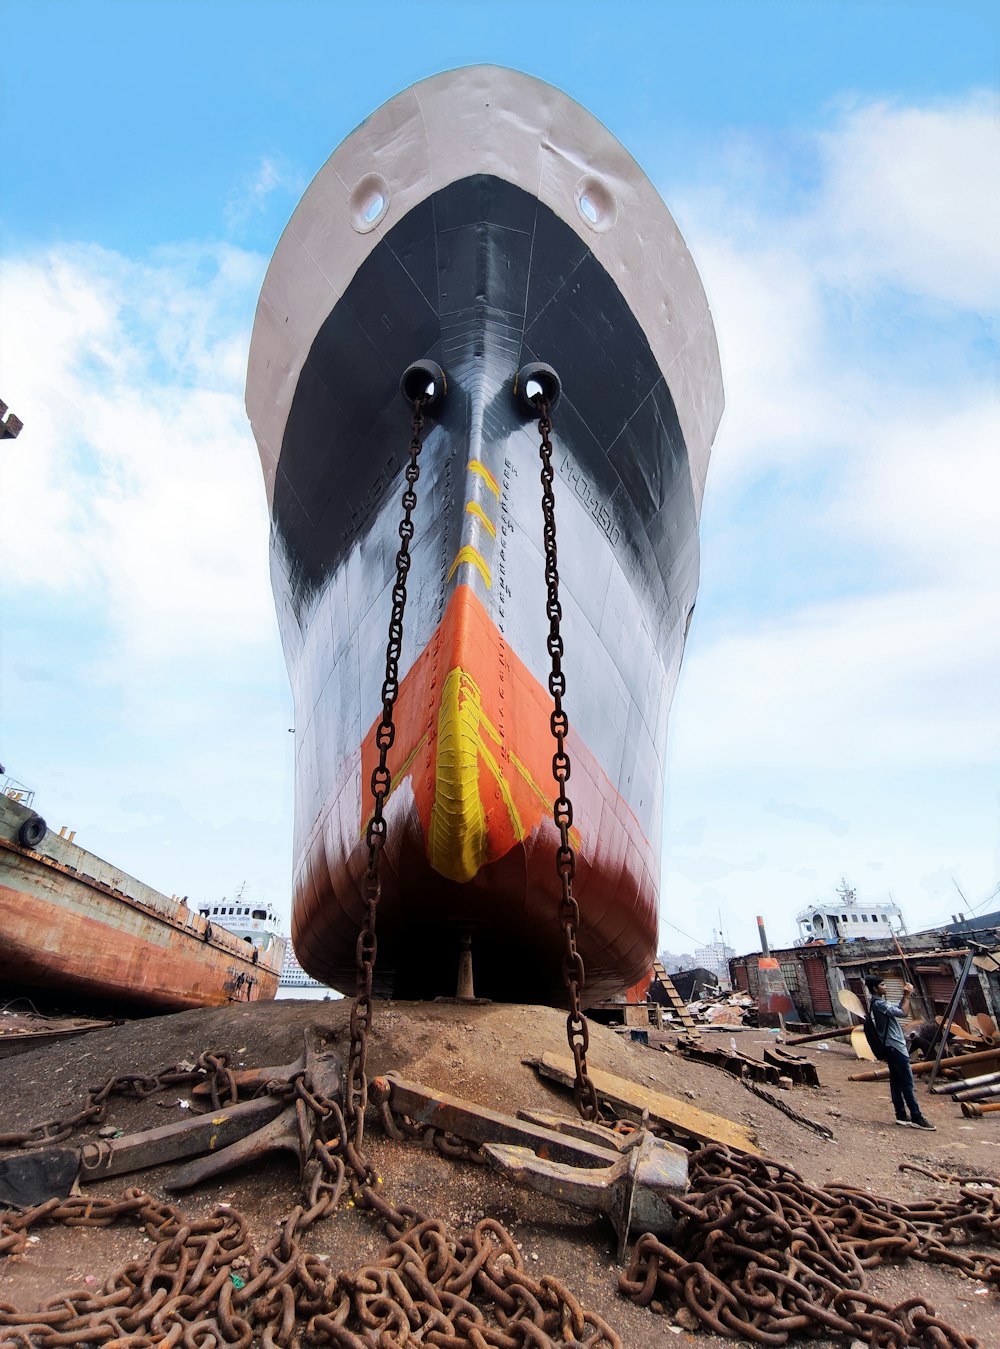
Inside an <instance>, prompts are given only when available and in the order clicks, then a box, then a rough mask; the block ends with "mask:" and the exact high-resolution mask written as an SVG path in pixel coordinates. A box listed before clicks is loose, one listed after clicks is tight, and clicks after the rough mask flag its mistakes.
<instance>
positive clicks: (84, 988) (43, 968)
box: [0, 794, 285, 1012]
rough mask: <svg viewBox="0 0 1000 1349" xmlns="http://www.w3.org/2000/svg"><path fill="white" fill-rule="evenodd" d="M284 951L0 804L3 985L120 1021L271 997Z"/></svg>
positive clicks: (29, 814) (25, 811)
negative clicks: (131, 1014) (109, 1010)
mask: <svg viewBox="0 0 1000 1349" xmlns="http://www.w3.org/2000/svg"><path fill="white" fill-rule="evenodd" d="M284 946H285V943H284V941H283V940H282V939H281V938H274V937H272V936H271V935H270V934H269V935H268V938H267V940H266V941H262V942H261V944H260V945H255V944H253V943H251V942H249V941H246V940H242V939H241V938H239V937H237V936H234V935H233V934H232V933H230V932H227V931H226V930H225V929H224V928H222V927H220V926H218V925H214V924H212V923H211V922H210V921H209V920H207V919H206V918H204V917H203V916H202V915H201V914H199V913H197V912H196V911H194V910H192V909H189V908H188V907H187V905H186V904H185V903H183V902H182V901H179V900H177V899H174V898H171V897H169V896H167V895H162V894H160V893H159V892H158V891H156V890H153V889H152V888H151V887H150V886H148V885H144V884H143V883H142V882H141V881H137V880H135V879H134V877H132V876H129V875H126V874H125V873H124V872H123V871H121V870H119V869H118V868H116V867H113V866H111V865H110V864H109V863H107V862H105V861H103V860H102V859H101V858H100V857H96V856H95V855H94V854H93V853H89V852H87V851H86V850H85V849H83V848H81V847H79V846H78V845H77V844H76V843H74V842H73V841H72V840H71V839H68V838H63V837H61V836H60V835H59V834H56V833H53V832H52V831H51V830H49V829H47V828H46V825H45V821H44V820H43V819H42V818H41V817H40V816H39V815H38V814H37V813H36V812H35V811H34V810H32V809H31V808H30V807H28V806H26V805H24V804H22V803H21V802H18V801H16V800H13V799H11V798H10V797H8V796H6V795H3V794H0V985H2V986H3V987H4V988H5V989H12V988H17V989H24V990H29V989H31V990H42V991H45V992H48V993H50V994H53V993H55V994H58V995H59V996H60V997H61V998H67V997H70V998H85V999H94V1000H100V1001H104V1002H114V1003H115V1004H116V1005H120V1006H121V1007H122V1009H123V1010H128V1009H132V1010H134V1011H159V1012H166V1011H180V1010H182V1009H184V1008H188V1007H219V1006H223V1005H225V1004H226V1003H231V1002H251V1001H256V1000H258V999H270V998H273V997H274V995H275V993H276V992H277V988H278V979H279V977H280V974H281V964H282V959H283V956H284Z"/></svg>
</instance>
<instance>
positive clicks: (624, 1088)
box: [525, 1054, 759, 1153]
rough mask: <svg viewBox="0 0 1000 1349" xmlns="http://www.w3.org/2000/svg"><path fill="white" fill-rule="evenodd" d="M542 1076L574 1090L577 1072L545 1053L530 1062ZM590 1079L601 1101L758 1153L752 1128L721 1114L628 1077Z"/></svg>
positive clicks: (595, 1075)
mask: <svg viewBox="0 0 1000 1349" xmlns="http://www.w3.org/2000/svg"><path fill="white" fill-rule="evenodd" d="M525 1062H527V1063H530V1064H531V1065H532V1066H533V1067H534V1068H536V1069H537V1070H538V1072H540V1073H541V1074H542V1076H543V1077H548V1078H551V1079H552V1080H553V1081H554V1082H559V1083H561V1084H562V1085H563V1086H564V1087H572V1085H573V1082H574V1080H575V1072H574V1066H573V1061H572V1059H570V1058H568V1057H563V1056H561V1055H558V1054H543V1055H542V1056H541V1058H537V1059H527V1060H525ZM589 1073H590V1078H591V1081H592V1082H593V1084H594V1086H595V1087H596V1089H597V1093H598V1095H599V1096H600V1097H601V1098H602V1100H607V1101H611V1102H612V1104H613V1105H616V1106H619V1107H624V1108H625V1109H627V1110H637V1111H638V1112H639V1113H640V1114H641V1113H642V1111H643V1110H648V1111H649V1117H650V1119H651V1120H653V1121H654V1122H655V1123H657V1124H661V1125H663V1126H664V1127H665V1128H667V1129H669V1130H670V1131H671V1132H672V1133H674V1134H678V1135H681V1136H683V1137H686V1138H692V1139H695V1140H696V1141H697V1142H699V1143H725V1144H726V1146H727V1147H731V1148H736V1149H737V1150H738V1151H740V1152H753V1153H756V1152H759V1149H758V1148H757V1147H756V1145H755V1144H754V1142H753V1138H752V1137H751V1134H750V1131H749V1129H745V1128H744V1127H743V1125H742V1124H734V1123H733V1121H732V1120H728V1119H723V1118H722V1116H721V1115H713V1114H710V1113H709V1112H708V1111H707V1110H699V1109H698V1108H697V1106H693V1105H689V1104H687V1103H686V1102H684V1101H678V1100H677V1099H676V1098H675V1097H673V1096H665V1095H664V1094H663V1093H662V1092H659V1091H651V1090H650V1089H649V1088H648V1087H642V1086H639V1084H638V1083H636V1082H629V1081H628V1079H627V1078H624V1077H616V1076H615V1075H614V1074H612V1073H605V1072H602V1071H601V1070H600V1069H598V1068H593V1067H591V1068H590V1069H589Z"/></svg>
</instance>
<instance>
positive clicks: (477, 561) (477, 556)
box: [448, 543, 493, 588]
mask: <svg viewBox="0 0 1000 1349" xmlns="http://www.w3.org/2000/svg"><path fill="white" fill-rule="evenodd" d="M463 562H468V563H469V565H470V566H472V567H475V568H476V570H477V571H478V572H479V575H480V576H481V577H482V578H483V580H484V581H485V582H486V585H487V587H489V588H492V586H493V577H492V576H491V575H490V569H489V567H488V566H487V565H486V562H485V560H484V558H483V556H482V554H481V553H478V552H477V551H476V549H475V548H473V547H472V545H471V544H468V543H467V544H465V545H464V547H462V548H459V550H458V553H457V554H456V556H455V561H454V562H453V563H452V564H451V570H450V571H449V572H448V580H449V581H450V580H451V578H452V577H453V576H454V575H455V573H456V572H457V571H458V569H459V567H460V566H461V565H462V563H463Z"/></svg>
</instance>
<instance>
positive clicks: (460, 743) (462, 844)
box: [427, 667, 488, 881]
mask: <svg viewBox="0 0 1000 1349" xmlns="http://www.w3.org/2000/svg"><path fill="white" fill-rule="evenodd" d="M479 715H480V701H479V689H478V687H477V686H476V684H475V683H474V682H473V680H471V679H470V678H469V677H468V675H467V674H465V672H464V670H461V669H459V668H457V667H456V669H454V670H451V671H449V673H448V677H447V678H446V679H445V681H444V687H443V689H442V690H441V710H440V712H439V714H438V741H437V762H436V764H435V766H434V805H433V806H432V807H431V824H430V830H429V831H428V837H427V855H428V858H429V860H430V864H431V866H432V867H433V868H434V870H435V871H437V872H439V873H440V874H441V875H442V876H447V878H448V880H450V881H471V880H472V878H473V876H475V875H476V873H477V872H478V871H479V869H480V867H482V866H483V864H484V863H485V862H486V860H487V848H488V838H487V830H486V812H485V810H484V809H483V803H482V799H481V798H480V795H479V739H480V737H479Z"/></svg>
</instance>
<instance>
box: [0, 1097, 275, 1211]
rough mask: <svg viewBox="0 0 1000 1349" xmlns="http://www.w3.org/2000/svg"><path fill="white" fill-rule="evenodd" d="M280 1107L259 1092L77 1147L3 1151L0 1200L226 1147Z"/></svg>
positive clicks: (67, 1188)
mask: <svg viewBox="0 0 1000 1349" xmlns="http://www.w3.org/2000/svg"><path fill="white" fill-rule="evenodd" d="M283 1108H284V1102H283V1101H281V1100H279V1099H276V1098H274V1097H271V1096H264V1097H260V1098H258V1099H257V1100H253V1101H244V1102H242V1103H241V1104H240V1105H232V1106H226V1107H225V1108H224V1109H222V1110H219V1111H216V1112H215V1113H214V1114H209V1115H195V1116H194V1117H193V1118H188V1119H184V1120H181V1121H180V1122H179V1123H177V1124H164V1125H162V1126H161V1127H160V1128H158V1129H144V1130H143V1131H142V1132H141V1133H134V1134H123V1135H122V1136H121V1137H120V1138H96V1139H91V1140H90V1141H89V1142H87V1143H84V1144H83V1145H82V1146H81V1147H78V1148H45V1149H41V1150H38V1151H35V1152H32V1153H30V1154H28V1155H27V1156H15V1157H7V1158H5V1159H4V1160H3V1161H2V1162H0V1200H6V1201H8V1202H14V1203H23V1202H24V1201H23V1200H21V1199H18V1198H17V1194H18V1193H20V1192H21V1191H23V1190H24V1189H26V1188H28V1189H34V1190H37V1191H38V1192H39V1193H41V1192H42V1191H44V1192H45V1193H44V1197H45V1198H47V1199H55V1198H61V1199H65V1198H66V1196H67V1195H69V1194H70V1193H71V1191H72V1189H73V1184H74V1182H75V1181H76V1179H77V1177H78V1176H79V1178H80V1179H81V1180H101V1179H103V1178H104V1177H105V1176H121V1175H125V1174H127V1173H128V1172H129V1171H144V1170H145V1169H146V1168H147V1167H150V1166H161V1165H163V1163H164V1162H174V1161H177V1160H178V1159H180V1158H182V1157H194V1156H197V1155H198V1154H199V1153H202V1152H209V1151H213V1150H215V1149H216V1148H225V1147H226V1146H227V1145H228V1144H231V1143H233V1142H234V1141H235V1140H236V1139H238V1138H242V1137H243V1135H244V1134H247V1133H251V1132H253V1131H254V1130H257V1129H259V1128H260V1127H261V1126H262V1125H264V1124H267V1123H268V1121H270V1120H272V1119H273V1118H274V1116H275V1115H277V1114H279V1113H280V1112H281V1110H282V1109H283ZM70 1159H72V1164H71V1161H70Z"/></svg>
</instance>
